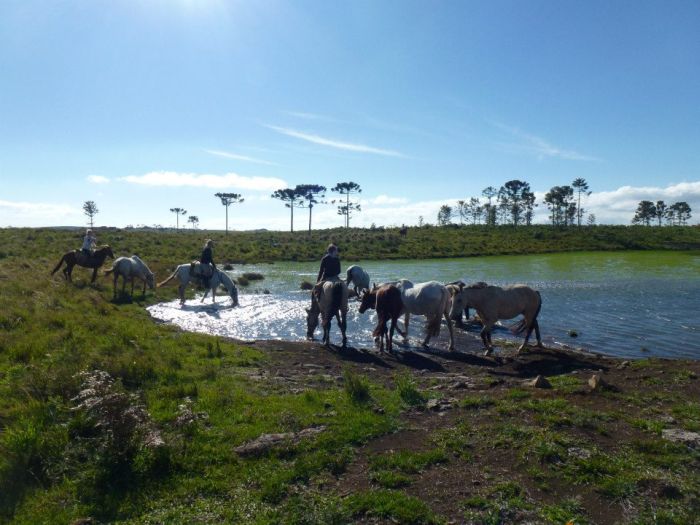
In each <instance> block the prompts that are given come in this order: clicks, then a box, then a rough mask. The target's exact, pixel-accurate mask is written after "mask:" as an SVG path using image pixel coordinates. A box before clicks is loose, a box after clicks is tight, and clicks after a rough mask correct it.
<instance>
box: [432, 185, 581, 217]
mask: <svg viewBox="0 0 700 525" xmlns="http://www.w3.org/2000/svg"><path fill="white" fill-rule="evenodd" d="M590 194H591V192H590V191H589V188H588V183H587V182H586V180H585V179H581V178H578V179H575V180H574V181H573V182H572V183H571V185H570V186H554V187H553V188H551V189H550V190H549V191H548V192H547V193H546V194H545V196H544V204H545V205H546V206H547V208H549V211H550V215H549V218H550V220H551V221H552V224H554V225H557V226H571V225H574V224H577V225H578V226H581V222H582V220H583V216H584V214H585V212H586V210H585V209H584V208H583V207H582V206H581V199H582V197H587V196H588V195H590ZM481 195H482V197H484V198H485V199H486V201H484V202H482V201H481V200H480V199H479V198H478V197H472V198H470V199H469V200H468V201H467V200H459V201H457V205H456V206H455V207H452V206H449V205H447V204H445V205H443V206H441V207H440V210H439V211H438V216H437V223H438V225H446V224H450V223H451V222H452V219H453V218H454V217H459V222H460V224H464V223H465V222H467V223H468V222H471V223H472V224H482V223H483V224H486V225H489V226H495V225H497V224H512V225H513V226H520V225H522V224H524V225H527V226H529V225H531V224H532V220H533V218H534V215H535V208H536V207H537V206H539V205H538V204H537V203H536V202H535V201H536V199H535V193H534V192H533V191H532V189H531V188H530V184H529V183H528V182H525V181H521V180H518V179H513V180H509V181H508V182H506V183H505V184H504V185H503V186H501V187H500V188H498V189H496V188H495V187H494V186H488V187H487V188H484V190H483V191H482V192H481ZM588 223H589V224H591V223H592V224H595V215H593V214H589V215H588Z"/></svg>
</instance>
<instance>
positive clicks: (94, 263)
mask: <svg viewBox="0 0 700 525" xmlns="http://www.w3.org/2000/svg"><path fill="white" fill-rule="evenodd" d="M107 257H110V258H112V259H114V253H112V248H110V247H109V245H104V246H100V247H99V248H98V249H97V250H95V251H94V252H93V254H92V255H91V256H90V257H87V258H86V257H85V256H83V255H82V254H80V250H72V251H70V252H68V253H66V254H64V255H63V257H61V260H60V261H58V264H57V265H56V267H55V268H54V269H53V271H52V272H51V275H53V274H55V273H56V272H57V271H58V269H59V268H60V267H61V266H62V265H63V263H66V267H65V268H64V269H63V275H64V277H65V278H66V281H69V282H70V281H72V278H71V274H72V273H73V267H74V266H75V265H78V266H82V267H83V268H92V279H91V280H90V282H91V283H94V282H95V279H96V278H97V270H98V269H99V267H100V266H102V265H103V264H104V262H105V259H106V258H107Z"/></svg>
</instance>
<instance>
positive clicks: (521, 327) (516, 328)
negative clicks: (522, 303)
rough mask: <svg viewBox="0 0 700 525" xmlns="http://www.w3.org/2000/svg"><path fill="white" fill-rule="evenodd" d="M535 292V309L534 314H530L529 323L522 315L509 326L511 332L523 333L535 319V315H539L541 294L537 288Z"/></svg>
mask: <svg viewBox="0 0 700 525" xmlns="http://www.w3.org/2000/svg"><path fill="white" fill-rule="evenodd" d="M535 293H536V294H537V309H536V310H535V315H533V316H532V319H530V322H529V323H528V322H527V318H526V317H525V316H524V315H523V318H522V319H521V320H520V321H518V322H517V323H516V324H515V325H513V326H512V327H511V329H510V331H511V332H512V333H514V334H521V333H523V332H524V331H525V330H527V329H529V328H530V327H531V326H532V324H533V323H534V322H535V321H536V320H537V316H538V315H540V310H541V309H542V296H541V295H540V292H538V291H537V290H535Z"/></svg>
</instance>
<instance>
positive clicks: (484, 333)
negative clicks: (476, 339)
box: [479, 324, 493, 355]
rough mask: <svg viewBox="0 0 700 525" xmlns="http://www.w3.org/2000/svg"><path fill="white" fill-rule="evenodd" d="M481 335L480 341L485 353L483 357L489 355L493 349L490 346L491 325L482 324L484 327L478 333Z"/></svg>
mask: <svg viewBox="0 0 700 525" xmlns="http://www.w3.org/2000/svg"><path fill="white" fill-rule="evenodd" d="M479 334H480V335H481V340H482V342H483V343H484V348H485V349H486V351H485V352H484V355H490V354H491V351H492V350H493V347H492V346H491V324H484V327H483V328H482V329H481V332H479Z"/></svg>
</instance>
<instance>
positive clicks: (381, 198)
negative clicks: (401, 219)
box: [365, 195, 408, 206]
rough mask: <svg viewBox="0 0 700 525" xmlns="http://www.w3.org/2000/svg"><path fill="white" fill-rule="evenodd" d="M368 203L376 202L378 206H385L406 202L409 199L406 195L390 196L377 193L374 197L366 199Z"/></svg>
mask: <svg viewBox="0 0 700 525" xmlns="http://www.w3.org/2000/svg"><path fill="white" fill-rule="evenodd" d="M365 202H366V203H367V204H374V205H376V206H383V205H387V204H406V203H407V202H408V199H407V198H405V197H390V196H388V195H377V196H376V197H374V198H372V199H368V200H367V201H365Z"/></svg>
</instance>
